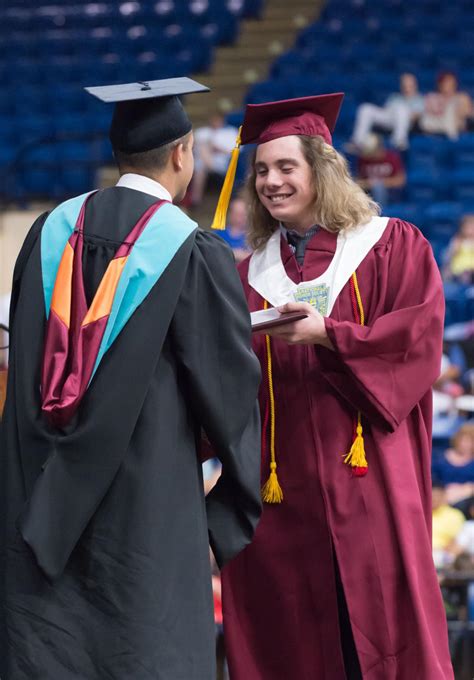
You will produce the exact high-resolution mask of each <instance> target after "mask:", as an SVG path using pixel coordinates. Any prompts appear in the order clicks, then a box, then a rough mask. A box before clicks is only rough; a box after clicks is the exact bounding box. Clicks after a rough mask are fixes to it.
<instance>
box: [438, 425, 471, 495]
mask: <svg viewBox="0 0 474 680" xmlns="http://www.w3.org/2000/svg"><path fill="white" fill-rule="evenodd" d="M433 478H434V479H436V480H437V481H439V482H440V483H441V484H443V485H444V486H445V491H446V501H447V502H448V503H450V504H451V505H452V504H454V503H459V501H462V500H465V499H466V498H470V497H471V496H474V424H473V423H465V424H464V425H461V427H460V428H459V430H458V431H457V432H456V433H455V434H454V435H453V437H452V439H451V448H449V449H447V451H445V453H444V454H443V456H442V457H441V458H440V459H439V460H438V461H436V462H434V463H433Z"/></svg>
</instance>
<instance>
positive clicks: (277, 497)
mask: <svg viewBox="0 0 474 680" xmlns="http://www.w3.org/2000/svg"><path fill="white" fill-rule="evenodd" d="M263 308H264V309H268V302H267V301H266V300H265V302H264V305H263ZM265 346H266V350H267V373H268V397H269V401H270V461H271V462H270V476H269V478H268V479H267V481H266V482H265V484H264V485H263V486H262V489H261V493H262V500H263V501H264V502H265V503H281V502H282V500H283V490H282V488H281V486H280V483H279V481H278V475H277V464H276V454H275V394H274V392H273V370H272V350H271V345H270V336H269V335H266V336H265Z"/></svg>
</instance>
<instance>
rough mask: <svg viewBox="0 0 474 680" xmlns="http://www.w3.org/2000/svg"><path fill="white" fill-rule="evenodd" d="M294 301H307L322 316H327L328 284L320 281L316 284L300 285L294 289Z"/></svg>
mask: <svg viewBox="0 0 474 680" xmlns="http://www.w3.org/2000/svg"><path fill="white" fill-rule="evenodd" d="M295 300H296V302H309V304H310V305H311V306H312V307H315V309H317V310H318V312H319V313H320V314H322V315H323V316H327V313H328V303H329V286H327V285H326V284H325V283H320V284H318V285H316V286H304V285H300V286H298V288H297V289H296V291H295Z"/></svg>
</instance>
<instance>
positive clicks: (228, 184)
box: [211, 127, 242, 231]
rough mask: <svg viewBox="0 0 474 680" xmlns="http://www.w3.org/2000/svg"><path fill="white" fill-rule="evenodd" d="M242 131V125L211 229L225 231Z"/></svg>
mask: <svg viewBox="0 0 474 680" xmlns="http://www.w3.org/2000/svg"><path fill="white" fill-rule="evenodd" d="M241 131H242V127H240V128H239V134H238V135H237V139H236V140H235V147H234V149H233V150H232V153H231V155H230V162H229V167H228V168H227V172H226V176H225V179H224V184H223V185H222V189H221V193H220V196H219V200H218V202H217V208H216V212H215V214H214V219H213V221H212V224H211V229H220V230H221V231H223V230H224V229H225V227H226V219H227V210H228V208H229V203H230V197H231V196H232V189H233V187H234V180H235V172H236V170H237V163H238V161H239V153H240V133H241Z"/></svg>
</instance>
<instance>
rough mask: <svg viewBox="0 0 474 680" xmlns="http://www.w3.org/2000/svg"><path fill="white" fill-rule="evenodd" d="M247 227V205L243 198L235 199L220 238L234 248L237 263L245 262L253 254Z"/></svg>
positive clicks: (230, 206) (231, 203)
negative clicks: (249, 244) (248, 242)
mask: <svg viewBox="0 0 474 680" xmlns="http://www.w3.org/2000/svg"><path fill="white" fill-rule="evenodd" d="M247 226H248V214H247V205H246V203H245V201H244V200H243V198H234V199H233V200H232V201H231V202H230V205H229V212H228V214H227V226H226V228H225V231H222V232H220V236H221V237H222V238H223V239H224V241H226V242H227V243H228V244H229V245H230V247H231V248H232V250H233V252H234V256H235V261H236V262H237V263H239V262H242V260H245V258H246V257H247V256H248V255H250V252H251V251H250V248H249V246H248V244H247Z"/></svg>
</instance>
